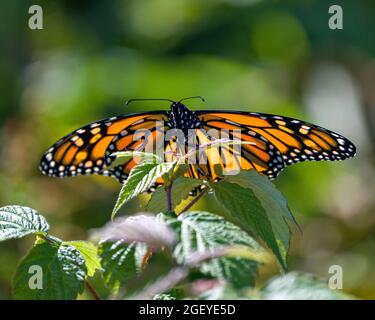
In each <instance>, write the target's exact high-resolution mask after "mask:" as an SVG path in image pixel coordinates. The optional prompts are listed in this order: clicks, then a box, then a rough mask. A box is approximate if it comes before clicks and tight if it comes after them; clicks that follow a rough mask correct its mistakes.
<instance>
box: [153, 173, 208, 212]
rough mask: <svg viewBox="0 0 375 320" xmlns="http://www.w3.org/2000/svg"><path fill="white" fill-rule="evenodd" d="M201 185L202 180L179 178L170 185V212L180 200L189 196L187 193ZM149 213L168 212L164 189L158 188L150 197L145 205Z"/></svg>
mask: <svg viewBox="0 0 375 320" xmlns="http://www.w3.org/2000/svg"><path fill="white" fill-rule="evenodd" d="M202 184H203V180H199V179H190V178H186V177H179V178H177V179H176V180H174V181H173V185H172V197H171V198H172V210H174V209H175V208H176V206H177V205H178V204H180V203H181V201H182V200H184V199H186V198H187V197H188V196H189V192H190V191H192V190H193V189H194V188H196V187H198V186H200V185H202ZM147 210H148V211H150V212H155V213H159V212H165V211H167V210H168V203H167V192H166V191H165V189H164V188H162V187H161V188H158V189H157V190H156V191H155V192H154V193H153V194H152V196H151V199H150V201H149V203H148V204H147Z"/></svg>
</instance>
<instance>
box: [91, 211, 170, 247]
mask: <svg viewBox="0 0 375 320" xmlns="http://www.w3.org/2000/svg"><path fill="white" fill-rule="evenodd" d="M94 236H95V237H98V238H100V239H103V240H112V241H117V240H122V241H124V242H125V243H132V242H138V243H145V244H146V245H147V246H148V247H149V248H150V249H151V250H153V251H155V250H160V249H162V248H164V247H172V246H173V244H174V242H175V240H176V237H175V234H174V232H173V231H172V230H171V229H170V228H169V226H168V225H167V224H166V223H165V222H164V221H163V220H161V219H159V218H157V217H155V216H151V215H149V214H138V215H136V216H132V217H127V218H116V219H115V220H114V221H111V222H109V223H107V224H106V225H105V226H104V227H103V228H101V229H99V230H97V231H96V232H95V233H94Z"/></svg>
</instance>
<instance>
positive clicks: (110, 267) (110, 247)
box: [99, 241, 147, 294]
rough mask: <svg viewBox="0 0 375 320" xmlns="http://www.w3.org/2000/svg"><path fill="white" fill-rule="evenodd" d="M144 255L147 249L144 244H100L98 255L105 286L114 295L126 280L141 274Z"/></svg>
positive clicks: (104, 242)
mask: <svg viewBox="0 0 375 320" xmlns="http://www.w3.org/2000/svg"><path fill="white" fill-rule="evenodd" d="M146 254H147V247H146V246H145V245H144V244H137V243H135V242H133V243H131V244H124V243H123V242H122V241H116V242H110V241H103V242H101V243H100V245H99V255H100V258H101V265H102V269H103V279H104V283H105V285H106V286H107V287H109V288H110V289H111V290H112V292H113V293H115V294H116V293H117V292H118V291H119V289H120V287H121V285H122V284H124V283H125V282H126V280H127V279H129V278H131V277H134V276H136V275H137V274H139V273H140V272H141V270H142V267H143V264H144V259H145V257H146Z"/></svg>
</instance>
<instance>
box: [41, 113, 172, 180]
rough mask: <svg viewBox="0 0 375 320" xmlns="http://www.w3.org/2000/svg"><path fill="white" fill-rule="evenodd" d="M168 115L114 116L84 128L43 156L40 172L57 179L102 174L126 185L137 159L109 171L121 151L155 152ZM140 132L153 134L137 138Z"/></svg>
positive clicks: (56, 144) (63, 139)
mask: <svg viewBox="0 0 375 320" xmlns="http://www.w3.org/2000/svg"><path fill="white" fill-rule="evenodd" d="M167 120H168V116H167V114H166V112H164V111H160V112H148V113H140V114H134V115H126V116H119V117H112V118H108V119H104V120H101V121H98V122H94V123H92V124H89V125H86V126H84V127H81V128H79V129H77V130H75V131H73V132H72V133H70V134H68V135H67V136H65V137H64V138H62V139H61V140H59V141H58V142H56V143H55V144H54V145H52V146H51V147H50V148H49V149H48V150H47V152H46V153H45V154H44V155H43V157H42V160H41V163H40V170H41V171H42V173H43V174H45V175H49V176H54V177H65V176H77V175H82V174H101V175H109V176H113V177H115V178H116V179H117V180H119V181H120V182H123V181H124V180H125V179H126V178H127V176H128V174H129V172H130V170H131V169H132V168H133V167H134V165H135V163H134V162H133V160H129V161H128V162H127V163H125V164H123V165H121V166H117V167H115V168H113V169H109V170H107V167H108V166H109V165H110V164H111V163H112V161H113V160H114V157H113V156H111V155H112V154H113V153H115V152H117V151H125V150H138V149H142V150H154V149H153V147H154V145H153V144H154V143H155V141H157V139H156V137H157V136H158V135H161V134H164V131H165V127H164V123H165V122H166V121H167ZM137 130H148V132H149V133H151V136H150V134H149V135H143V136H142V135H140V136H139V137H138V138H137V137H136V138H135V137H134V135H135V133H136V132H137Z"/></svg>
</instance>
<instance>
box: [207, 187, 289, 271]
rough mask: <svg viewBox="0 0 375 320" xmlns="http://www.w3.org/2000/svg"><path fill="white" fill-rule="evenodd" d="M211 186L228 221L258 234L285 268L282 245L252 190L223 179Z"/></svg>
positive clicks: (284, 253)
mask: <svg viewBox="0 0 375 320" xmlns="http://www.w3.org/2000/svg"><path fill="white" fill-rule="evenodd" d="M211 187H212V189H213V190H214V193H215V197H216V199H217V200H218V202H219V203H221V204H222V206H223V207H224V208H225V209H226V210H227V213H228V218H229V219H230V221H232V222H233V223H236V224H237V225H238V226H240V227H241V228H243V229H244V230H246V231H248V232H250V233H252V234H254V235H258V236H259V237H260V238H261V239H262V240H263V241H264V242H265V243H266V244H267V245H268V246H269V247H270V248H271V249H272V251H273V252H274V254H275V255H276V257H277V258H278V260H279V262H280V265H281V266H282V267H283V269H286V251H284V246H283V245H282V244H281V242H280V241H279V242H278V241H277V239H276V237H275V234H274V231H273V229H272V225H271V222H270V220H269V219H268V216H267V214H266V212H265V210H264V209H263V207H262V204H261V203H260V201H259V200H258V198H257V197H256V196H255V194H254V192H253V191H252V190H251V189H248V188H243V187H242V186H240V185H239V184H236V183H230V182H227V181H225V180H222V181H219V182H217V183H213V184H211Z"/></svg>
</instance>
